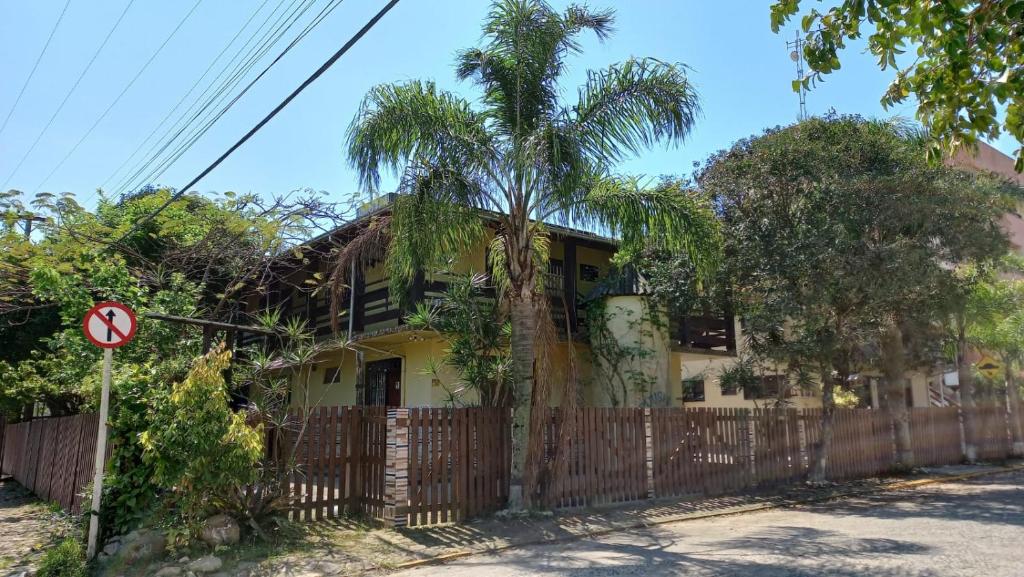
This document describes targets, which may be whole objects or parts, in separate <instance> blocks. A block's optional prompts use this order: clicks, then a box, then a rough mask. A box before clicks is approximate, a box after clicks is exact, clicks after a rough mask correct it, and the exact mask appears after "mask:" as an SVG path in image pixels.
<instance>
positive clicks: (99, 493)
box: [86, 349, 114, 559]
mask: <svg viewBox="0 0 1024 577" xmlns="http://www.w3.org/2000/svg"><path fill="white" fill-rule="evenodd" d="M113 362H114V349H103V392H102V394H101V396H100V427H99V432H98V433H97V434H96V465H95V466H96V472H95V473H94V474H93V478H92V508H91V509H90V510H89V513H90V515H89V548H88V550H87V552H86V558H87V559H92V558H93V557H95V556H96V539H97V538H98V537H99V531H100V500H101V499H102V497H103V465H104V460H105V459H104V457H105V456H106V454H107V413H108V412H109V411H110V370H111V366H112V365H113Z"/></svg>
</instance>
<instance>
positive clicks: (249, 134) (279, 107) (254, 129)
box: [108, 0, 399, 246]
mask: <svg viewBox="0 0 1024 577" xmlns="http://www.w3.org/2000/svg"><path fill="white" fill-rule="evenodd" d="M398 2H399V0H390V1H389V2H388V3H387V4H385V5H384V7H383V8H381V9H380V11H378V12H377V13H376V14H375V15H374V16H373V18H371V19H370V20H369V21H367V22H366V24H364V25H363V27H362V28H360V29H359V31H358V32H356V33H355V34H354V35H353V36H352V37H351V38H349V39H348V41H347V42H345V44H344V45H342V47H341V48H339V49H338V50H337V51H336V52H335V53H334V54H332V55H331V57H330V58H328V59H327V60H326V61H325V62H324V63H323V64H321V65H320V68H317V69H316V71H314V72H313V74H311V75H310V76H309V77H308V78H306V80H304V81H303V82H302V84H300V85H299V86H298V88H296V89H295V90H293V91H292V93H291V94H289V95H288V96H287V97H286V98H285V99H284V100H282V101H281V102H280V103H279V104H278V105H277V106H275V107H274V109H273V110H271V111H270V112H269V113H268V114H267V115H266V116H264V117H263V119H262V120H260V121H259V122H258V123H256V125H255V126H253V127H252V128H251V129H249V132H246V133H245V135H243V136H242V137H241V138H240V139H238V141H237V142H235V143H234V144H233V145H231V147H230V148H228V149H227V151H225V152H224V153H223V154H221V155H220V156H219V157H218V158H217V160H215V161H213V163H211V164H210V165H209V166H207V167H206V168H205V169H203V171H202V172H200V173H199V174H198V175H197V176H196V177H195V178H193V179H192V180H190V181H189V182H188V184H186V185H185V186H183V187H181V188H179V189H178V190H177V192H175V193H174V194H172V195H171V196H170V198H168V199H167V200H166V201H165V202H164V203H163V204H161V205H160V206H159V207H157V208H156V210H154V211H153V212H151V213H149V214H147V215H146V216H144V217H142V218H140V219H139V220H138V221H136V222H135V224H133V225H132V227H131V228H130V229H128V231H127V232H125V233H124V234H123V235H121V236H120V237H119V238H118V239H117V240H115V241H112V242H109V243H108V246H114V245H120V244H122V243H123V241H124V240H125V239H126V238H128V237H129V236H131V235H132V234H134V233H135V232H136V231H137V230H139V227H141V226H143V225H145V224H146V223H147V222H149V221H151V220H153V219H154V218H156V217H157V216H159V214H160V213H161V212H163V211H164V210H166V209H167V207H168V206H170V205H171V203H173V202H174V201H176V200H178V199H179V198H181V197H182V196H184V195H185V194H186V193H187V192H188V190H189V189H190V188H192V187H193V186H195V184H196V183H197V182H199V181H200V180H202V179H203V178H204V177H205V176H206V175H208V174H210V173H211V172H213V170H214V169H216V168H217V167H218V166H220V164H221V163H222V162H224V161H225V160H226V159H227V158H228V157H229V156H231V155H232V154H233V153H234V152H235V151H236V150H238V149H239V148H240V147H241V146H242V145H243V144H245V143H246V142H248V140H249V139H250V138H252V137H253V135H255V134H256V133H257V132H259V131H260V129H262V128H263V127H264V126H265V125H266V124H267V123H268V122H270V121H271V120H272V119H273V118H274V117H275V116H277V114H278V113H279V112H281V111H282V110H284V108H285V107H286V106H288V104H290V103H291V101H292V100H295V98H296V97H297V96H298V95H299V94H301V93H302V91H303V90H305V89H306V88H308V87H309V85H310V84H312V83H313V82H315V81H316V80H317V79H318V78H320V77H321V76H322V75H323V74H324V73H325V72H327V70H328V69H330V68H331V66H333V65H334V64H335V63H336V62H337V61H338V60H339V59H341V57H342V56H344V55H345V53H347V52H348V51H349V50H350V49H351V48H352V47H353V46H355V44H356V43H357V42H359V40H360V39H361V38H362V37H363V36H365V35H366V33H367V32H369V31H370V30H371V29H373V27H374V26H376V24H377V22H379V21H380V20H381V18H383V17H384V16H385V15H386V14H387V13H388V12H390V11H391V9H392V8H394V7H395V5H397V4H398Z"/></svg>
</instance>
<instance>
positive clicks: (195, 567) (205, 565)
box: [188, 555, 224, 573]
mask: <svg viewBox="0 0 1024 577" xmlns="http://www.w3.org/2000/svg"><path fill="white" fill-rule="evenodd" d="M222 565H224V562H223V561H221V560H220V557H216V556H214V555H207V556H205V557H200V558H198V559H196V560H195V561H193V562H191V563H189V564H188V569H189V571H194V572H196V573H213V572H214V571H217V570H219V569H220V568H221V566H222Z"/></svg>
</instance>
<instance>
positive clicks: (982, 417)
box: [963, 405, 1011, 461]
mask: <svg viewBox="0 0 1024 577" xmlns="http://www.w3.org/2000/svg"><path fill="white" fill-rule="evenodd" d="M963 410H964V412H965V413H967V416H968V417H970V418H971V419H972V420H973V422H974V435H975V436H974V444H975V446H976V447H977V448H978V459H979V460H982V461H986V460H994V459H1005V458H1006V457H1007V456H1009V454H1010V449H1011V444H1010V430H1009V426H1008V424H1009V423H1008V420H1009V416H1008V414H1007V412H1006V407H1005V406H1002V405H982V406H978V407H974V408H970V409H963Z"/></svg>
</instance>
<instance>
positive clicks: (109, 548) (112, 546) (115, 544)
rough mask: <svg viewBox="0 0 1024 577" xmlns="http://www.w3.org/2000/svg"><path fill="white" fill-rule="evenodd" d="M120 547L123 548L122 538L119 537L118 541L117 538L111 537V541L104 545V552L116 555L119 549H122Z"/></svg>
mask: <svg viewBox="0 0 1024 577" xmlns="http://www.w3.org/2000/svg"><path fill="white" fill-rule="evenodd" d="M120 548H121V540H120V539H118V540H117V541H115V540H113V539H111V540H110V541H107V544H106V545H104V546H103V552H104V553H106V554H107V555H116V554H117V550H118V549H120Z"/></svg>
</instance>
